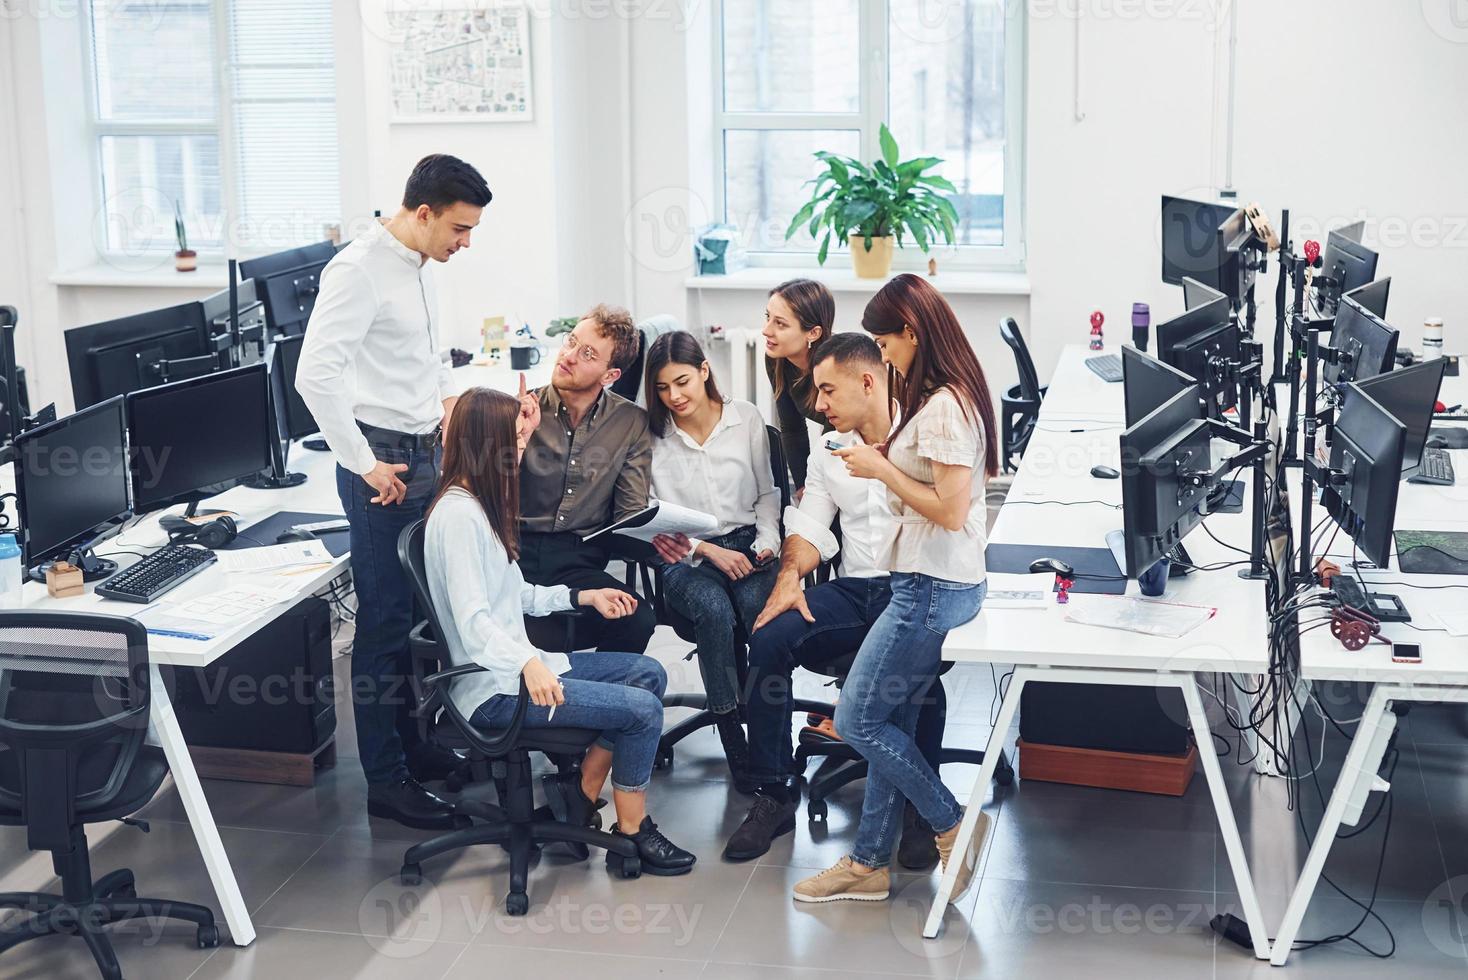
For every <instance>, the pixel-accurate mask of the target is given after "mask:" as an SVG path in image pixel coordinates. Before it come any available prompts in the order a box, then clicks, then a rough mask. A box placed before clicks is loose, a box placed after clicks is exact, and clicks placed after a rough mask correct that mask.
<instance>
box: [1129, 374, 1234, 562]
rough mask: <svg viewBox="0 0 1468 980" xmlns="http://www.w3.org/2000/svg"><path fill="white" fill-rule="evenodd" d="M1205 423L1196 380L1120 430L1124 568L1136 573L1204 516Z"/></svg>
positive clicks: (1207, 439)
mask: <svg viewBox="0 0 1468 980" xmlns="http://www.w3.org/2000/svg"><path fill="white" fill-rule="evenodd" d="M1211 431H1212V430H1211V429H1210V427H1209V424H1208V422H1207V420H1206V419H1205V417H1204V412H1203V402H1202V400H1201V399H1200V398H1199V392H1198V390H1197V386H1193V387H1190V388H1188V389H1186V390H1184V391H1180V392H1178V393H1177V394H1176V395H1174V396H1173V397H1172V398H1171V399H1169V400H1168V401H1167V402H1165V403H1164V404H1162V405H1160V406H1158V408H1157V409H1156V410H1155V411H1153V412H1152V413H1151V414H1150V415H1148V416H1147V417H1146V418H1144V419H1142V420H1141V421H1140V422H1138V423H1137V424H1136V425H1132V426H1128V427H1127V429H1126V431H1125V432H1123V433H1122V435H1121V502H1122V524H1123V537H1124V538H1125V550H1126V574H1127V577H1128V578H1136V577H1137V576H1139V575H1141V574H1142V573H1143V572H1145V571H1147V569H1149V568H1151V567H1152V565H1153V564H1155V563H1156V562H1157V561H1158V559H1160V558H1162V557H1164V556H1165V555H1166V554H1167V553H1168V552H1169V551H1170V550H1171V549H1172V548H1174V547H1176V546H1177V545H1179V544H1181V543H1182V540H1183V538H1184V537H1186V536H1187V533H1188V532H1189V531H1191V530H1192V529H1193V528H1194V527H1196V526H1197V525H1198V524H1199V523H1200V522H1201V521H1202V520H1203V517H1204V514H1203V510H1204V504H1205V503H1206V501H1207V498H1208V493H1209V491H1210V490H1211V489H1212V487H1211V480H1208V479H1201V480H1200V479H1197V477H1198V476H1200V475H1202V474H1209V473H1211V472H1212V466H1211V460H1212V457H1211V453H1210V446H1211V438H1210V436H1211Z"/></svg>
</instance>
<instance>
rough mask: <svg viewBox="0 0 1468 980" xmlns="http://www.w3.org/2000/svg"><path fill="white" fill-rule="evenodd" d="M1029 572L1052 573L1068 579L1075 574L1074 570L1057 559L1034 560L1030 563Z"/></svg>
mask: <svg viewBox="0 0 1468 980" xmlns="http://www.w3.org/2000/svg"><path fill="white" fill-rule="evenodd" d="M1030 571H1031V572H1054V573H1055V574H1056V575H1059V576H1060V577H1061V578H1070V577H1071V576H1072V575H1074V574H1075V571H1076V570H1075V569H1074V568H1071V567H1070V566H1069V565H1067V564H1066V563H1065V562H1063V561H1061V560H1060V559H1059V558H1036V559H1035V560H1034V561H1032V562H1030Z"/></svg>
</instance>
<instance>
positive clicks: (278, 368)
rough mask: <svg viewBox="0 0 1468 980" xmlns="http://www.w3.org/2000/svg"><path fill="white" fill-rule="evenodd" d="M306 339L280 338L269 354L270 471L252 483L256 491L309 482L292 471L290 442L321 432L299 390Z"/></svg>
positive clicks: (266, 361)
mask: <svg viewBox="0 0 1468 980" xmlns="http://www.w3.org/2000/svg"><path fill="white" fill-rule="evenodd" d="M305 339H306V338H304V337H277V338H276V339H275V342H274V343H272V344H271V345H270V348H269V350H268V351H267V352H266V357H265V363H266V364H267V365H268V370H269V372H270V415H271V418H272V419H273V420H274V423H275V426H274V430H273V432H272V435H271V439H270V472H269V473H262V474H260V475H259V476H257V477H256V478H254V479H253V480H251V481H250V483H249V486H251V487H253V488H254V489H256V490H285V489H287V488H289V487H298V486H300V485H301V484H302V483H305V482H306V474H304V473H292V472H291V471H290V451H291V441H292V440H294V439H304V438H305V437H306V436H309V435H312V434H314V433H316V432H319V431H321V430H320V427H318V426H317V425H316V420H315V419H314V418H313V417H312V416H311V412H310V410H309V409H307V408H306V402H305V401H304V400H303V399H302V398H301V396H300V393H299V392H297V391H296V365H297V364H298V363H299V362H300V359H301V344H302V343H303V342H304V341H305Z"/></svg>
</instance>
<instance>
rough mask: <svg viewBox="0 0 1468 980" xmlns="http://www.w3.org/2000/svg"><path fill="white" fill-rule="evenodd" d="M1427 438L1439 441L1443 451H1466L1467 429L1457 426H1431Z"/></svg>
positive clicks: (1467, 446) (1467, 445)
mask: <svg viewBox="0 0 1468 980" xmlns="http://www.w3.org/2000/svg"><path fill="white" fill-rule="evenodd" d="M1427 438H1429V439H1441V440H1442V441H1443V448H1444V449H1468V428H1464V427H1462V426H1459V425H1454V426H1442V427H1438V426H1433V427H1432V428H1431V429H1429V430H1428V431H1427Z"/></svg>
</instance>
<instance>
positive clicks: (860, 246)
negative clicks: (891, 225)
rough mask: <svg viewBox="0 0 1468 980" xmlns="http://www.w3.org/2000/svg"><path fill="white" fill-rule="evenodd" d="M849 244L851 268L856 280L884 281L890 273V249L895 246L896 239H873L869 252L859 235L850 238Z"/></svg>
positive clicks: (891, 237) (864, 239)
mask: <svg viewBox="0 0 1468 980" xmlns="http://www.w3.org/2000/svg"><path fill="white" fill-rule="evenodd" d="M850 243H851V268H852V271H854V272H855V273H856V275H857V278H858V279H886V278H887V275H888V273H890V272H891V271H892V249H893V248H894V247H895V246H896V244H897V239H896V238H895V237H894V236H892V235H888V236H887V237H886V238H873V239H872V247H871V250H870V251H868V250H867V241H866V238H865V237H864V236H862V235H859V234H853V235H852V236H851V237H850Z"/></svg>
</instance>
